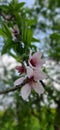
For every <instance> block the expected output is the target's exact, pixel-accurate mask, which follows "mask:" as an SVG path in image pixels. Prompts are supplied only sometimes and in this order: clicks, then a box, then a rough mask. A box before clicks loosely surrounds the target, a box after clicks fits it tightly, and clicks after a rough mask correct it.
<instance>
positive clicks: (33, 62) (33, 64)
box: [30, 59, 36, 67]
mask: <svg viewBox="0 0 60 130" xmlns="http://www.w3.org/2000/svg"><path fill="white" fill-rule="evenodd" d="M30 63H31V64H32V66H34V67H36V60H35V59H34V60H33V59H31V60H30Z"/></svg>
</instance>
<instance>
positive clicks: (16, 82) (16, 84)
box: [14, 77, 25, 86]
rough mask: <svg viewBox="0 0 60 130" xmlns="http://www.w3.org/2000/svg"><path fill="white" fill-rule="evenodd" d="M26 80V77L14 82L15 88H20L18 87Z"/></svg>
mask: <svg viewBox="0 0 60 130" xmlns="http://www.w3.org/2000/svg"><path fill="white" fill-rule="evenodd" d="M24 79H25V78H24V77H22V78H19V79H17V80H16V81H15V82H14V86H18V85H20V84H21V83H23V81H24Z"/></svg>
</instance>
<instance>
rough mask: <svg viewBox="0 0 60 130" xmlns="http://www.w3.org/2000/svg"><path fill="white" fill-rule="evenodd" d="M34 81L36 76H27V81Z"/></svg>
mask: <svg viewBox="0 0 60 130" xmlns="http://www.w3.org/2000/svg"><path fill="white" fill-rule="evenodd" d="M33 81H34V76H32V77H30V78H27V82H28V83H29V84H31V83H32V82H33Z"/></svg>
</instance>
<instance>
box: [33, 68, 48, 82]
mask: <svg viewBox="0 0 60 130" xmlns="http://www.w3.org/2000/svg"><path fill="white" fill-rule="evenodd" d="M45 78H46V75H45V73H44V72H43V71H42V70H41V69H39V68H38V69H35V70H34V80H43V79H45Z"/></svg>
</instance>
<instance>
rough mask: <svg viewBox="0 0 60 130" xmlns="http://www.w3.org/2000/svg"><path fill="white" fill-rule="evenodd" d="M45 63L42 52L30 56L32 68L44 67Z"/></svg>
mask: <svg viewBox="0 0 60 130" xmlns="http://www.w3.org/2000/svg"><path fill="white" fill-rule="evenodd" d="M44 63H45V61H44V60H43V59H41V53H40V52H36V53H34V54H33V55H31V54H30V57H29V65H30V66H31V67H33V68H34V69H35V68H38V67H42V65H43V64H44Z"/></svg>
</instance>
